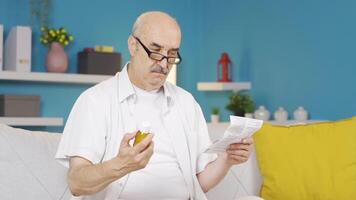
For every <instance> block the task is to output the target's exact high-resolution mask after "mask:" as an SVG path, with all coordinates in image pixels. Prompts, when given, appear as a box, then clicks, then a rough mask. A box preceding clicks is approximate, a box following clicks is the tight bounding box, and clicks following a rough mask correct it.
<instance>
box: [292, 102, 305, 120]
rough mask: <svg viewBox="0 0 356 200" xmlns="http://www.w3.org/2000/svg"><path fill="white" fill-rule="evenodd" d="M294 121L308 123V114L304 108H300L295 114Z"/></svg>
mask: <svg viewBox="0 0 356 200" xmlns="http://www.w3.org/2000/svg"><path fill="white" fill-rule="evenodd" d="M293 116H294V119H295V120H296V121H306V120H308V112H307V111H306V110H305V109H304V108H303V106H299V107H298V108H297V109H296V110H295V111H294V113H293Z"/></svg>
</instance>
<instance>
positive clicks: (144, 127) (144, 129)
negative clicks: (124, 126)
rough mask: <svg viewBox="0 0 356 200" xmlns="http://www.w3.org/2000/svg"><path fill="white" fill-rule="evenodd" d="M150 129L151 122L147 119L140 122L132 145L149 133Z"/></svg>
mask: <svg viewBox="0 0 356 200" xmlns="http://www.w3.org/2000/svg"><path fill="white" fill-rule="evenodd" d="M150 131H151V123H150V122H147V121H144V122H142V124H141V125H140V128H139V129H138V131H137V133H136V136H135V141H134V143H133V145H134V146H135V145H136V144H138V143H139V142H141V140H143V139H144V138H145V137H146V136H147V135H148V134H149V133H150Z"/></svg>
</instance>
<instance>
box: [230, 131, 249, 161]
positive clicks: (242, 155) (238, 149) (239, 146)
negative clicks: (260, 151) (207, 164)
mask: <svg viewBox="0 0 356 200" xmlns="http://www.w3.org/2000/svg"><path fill="white" fill-rule="evenodd" d="M252 145H253V139H252V137H248V138H245V139H243V140H242V142H241V143H234V144H230V146H229V148H228V149H226V154H227V156H226V161H227V163H228V164H230V165H237V164H241V163H243V162H246V161H247V160H248V158H249V156H250V153H251V150H252Z"/></svg>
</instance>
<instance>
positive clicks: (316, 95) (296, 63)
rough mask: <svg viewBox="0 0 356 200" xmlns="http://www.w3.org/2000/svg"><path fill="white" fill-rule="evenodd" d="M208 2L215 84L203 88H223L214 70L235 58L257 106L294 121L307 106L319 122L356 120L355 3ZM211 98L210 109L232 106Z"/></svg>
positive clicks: (208, 67) (206, 25) (205, 63)
mask: <svg viewBox="0 0 356 200" xmlns="http://www.w3.org/2000/svg"><path fill="white" fill-rule="evenodd" d="M204 2H205V6H204V12H203V13H202V14H203V16H204V17H203V19H204V20H203V26H202V27H203V33H204V34H203V40H204V41H205V42H204V43H202V44H203V46H202V49H204V51H202V52H201V57H202V58H203V59H202V63H201V66H202V67H201V68H200V70H201V73H200V74H206V75H207V76H208V77H206V75H205V76H203V75H202V76H201V77H199V80H206V79H209V80H216V75H215V74H216V73H215V70H216V69H215V68H214V65H215V63H216V61H217V60H218V58H219V54H220V52H223V51H227V52H228V53H229V54H230V56H231V57H232V59H233V62H234V63H235V67H236V70H235V74H234V75H235V80H242V81H244V80H251V82H252V88H253V89H252V90H251V93H252V96H253V98H254V100H255V101H256V104H257V105H261V104H264V105H266V106H267V107H268V109H269V110H270V111H275V110H276V108H277V107H278V106H280V105H281V106H284V107H285V108H286V109H287V110H288V111H289V113H290V114H291V113H292V112H293V111H294V110H295V109H296V108H297V106H299V105H302V106H304V107H305V108H306V109H307V110H308V111H310V115H311V117H312V118H313V119H339V118H343V117H350V116H352V115H356V101H355V99H356V89H355V85H356V78H355V74H356V60H355V46H356V39H355V36H356V26H355V18H356V12H355V9H356V2H355V1H352V0H341V1H332V2H327V1H322V0H313V1H282V0H277V1H256V0H250V1H234V0H225V1H221V2H219V3H217V2H216V1H214V0H207V1H204ZM203 72H204V73H203ZM203 97H207V98H203ZM203 97H201V98H200V99H201V100H203V101H204V103H203V105H204V107H205V108H208V107H211V106H213V105H220V106H221V107H224V105H225V104H226V102H227V98H226V96H221V94H219V96H218V97H216V96H214V94H208V93H206V94H204V95H203ZM206 111H207V110H206ZM225 117H226V115H225Z"/></svg>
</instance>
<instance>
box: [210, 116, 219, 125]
mask: <svg viewBox="0 0 356 200" xmlns="http://www.w3.org/2000/svg"><path fill="white" fill-rule="evenodd" d="M210 120H211V123H219V115H214V114H211V115H210Z"/></svg>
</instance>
